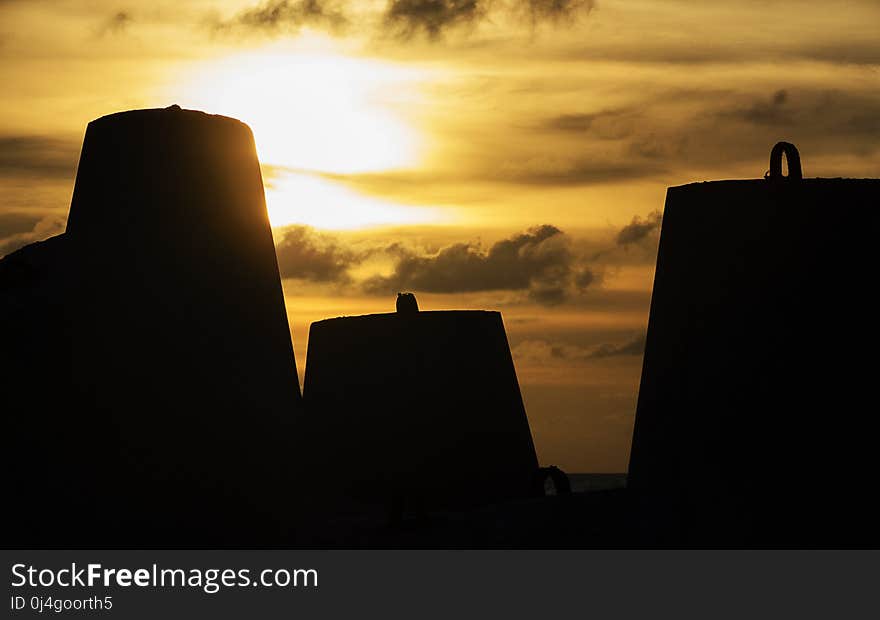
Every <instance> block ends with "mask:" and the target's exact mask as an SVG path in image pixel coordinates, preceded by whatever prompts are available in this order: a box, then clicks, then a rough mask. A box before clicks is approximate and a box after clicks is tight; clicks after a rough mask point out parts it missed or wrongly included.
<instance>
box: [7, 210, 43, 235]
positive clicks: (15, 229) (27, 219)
mask: <svg viewBox="0 0 880 620" xmlns="http://www.w3.org/2000/svg"><path fill="white" fill-rule="evenodd" d="M41 219H42V216H41V215H34V214H31V213H0V239H3V238H5V237H9V236H11V235H18V234H21V233H26V232H30V231H32V230H33V229H34V225H35V224H36V223H37V222H39V221H40V220H41Z"/></svg>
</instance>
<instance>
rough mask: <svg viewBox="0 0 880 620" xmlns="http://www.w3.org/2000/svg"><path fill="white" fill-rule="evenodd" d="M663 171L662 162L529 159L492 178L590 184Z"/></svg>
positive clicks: (503, 169)
mask: <svg viewBox="0 0 880 620" xmlns="http://www.w3.org/2000/svg"><path fill="white" fill-rule="evenodd" d="M665 171H666V166H665V165H664V164H663V163H662V162H653V163H652V162H643V161H623V162H615V161H602V160H600V159H598V158H593V157H589V158H581V157H575V158H571V159H553V158H552V157H547V158H532V159H529V160H526V161H524V162H514V163H508V164H506V165H504V166H502V167H501V169H500V170H497V171H496V172H495V173H494V174H493V175H492V178H494V179H496V180H503V181H507V182H508V183H517V184H524V185H594V184H599V183H613V182H615V181H626V180H630V179H643V178H649V177H655V176H657V175H659V174H662V173H664V172H665Z"/></svg>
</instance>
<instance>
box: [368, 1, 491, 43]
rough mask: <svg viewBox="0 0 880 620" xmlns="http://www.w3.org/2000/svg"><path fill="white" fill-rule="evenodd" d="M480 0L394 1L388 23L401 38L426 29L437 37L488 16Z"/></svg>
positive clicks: (428, 34)
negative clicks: (448, 30) (450, 29)
mask: <svg viewBox="0 0 880 620" xmlns="http://www.w3.org/2000/svg"><path fill="white" fill-rule="evenodd" d="M486 12H487V11H486V7H485V2H480V0H391V1H390V2H389V3H388V8H387V9H386V11H385V18H384V22H385V26H386V28H388V29H390V30H391V31H393V32H394V33H395V34H397V35H398V36H400V37H403V38H409V37H412V36H414V35H416V34H418V33H419V32H424V33H425V34H426V35H427V36H428V38H431V39H436V38H437V37H438V36H440V33H441V32H442V31H444V30H446V29H448V28H451V27H453V26H460V25H462V24H469V23H473V22H475V21H478V20H480V19H482V18H483V17H485V15H486Z"/></svg>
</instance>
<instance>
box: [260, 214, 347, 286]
mask: <svg viewBox="0 0 880 620" xmlns="http://www.w3.org/2000/svg"><path fill="white" fill-rule="evenodd" d="M275 250H276V253H277V255H278V268H279V270H280V271H281V277H282V278H297V279H301V280H309V281H312V282H338V283H345V282H348V281H349V280H350V278H349V275H348V270H349V268H351V267H353V266H354V265H356V264H358V263H359V262H360V261H361V260H362V256H361V255H359V254H358V253H357V252H354V251H353V250H349V249H346V248H343V247H341V246H340V245H339V244H338V243H337V241H336V240H334V239H333V238H332V237H330V236H329V235H320V234H318V233H316V232H315V231H313V230H312V229H311V228H309V227H308V226H289V227H287V228H284V229H283V231H282V232H281V240H280V241H279V242H278V243H276V246H275Z"/></svg>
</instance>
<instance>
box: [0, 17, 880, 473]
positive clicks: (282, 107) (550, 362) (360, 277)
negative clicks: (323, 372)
mask: <svg viewBox="0 0 880 620" xmlns="http://www.w3.org/2000/svg"><path fill="white" fill-rule="evenodd" d="M878 35H880V4H878V3H877V2H875V1H874V0H861V1H852V2H835V1H828V2H808V1H803V2H795V1H791V0H782V1H773V0H762V1H753V0H741V1H740V2H726V3H721V2H681V1H676V0H666V1H660V0H631V1H628V2H623V1H615V0H599V1H598V2H592V1H591V0H505V1H501V0H494V1H491V2H485V1H484V0H363V1H357V0H353V1H350V2H335V1H333V0H263V1H262V2H254V1H253V0H244V1H238V0H235V1H233V0H229V1H207V0H196V1H191V2H183V1H179V0H157V1H155V2H151V3H141V2H130V1H129V2H126V1H124V0H122V1H112V2H106V1H103V0H85V1H79V2H74V1H71V0H53V1H49V0H0V84H3V96H2V98H0V255H3V254H6V253H8V252H10V251H13V250H14V249H16V248H18V247H20V246H21V245H23V244H25V243H28V242H30V241H35V240H39V239H43V238H45V237H48V236H50V235H53V234H57V233H58V232H60V231H62V230H63V226H64V221H65V218H66V213H67V208H68V205H69V201H70V195H71V192H72V189H73V178H74V175H75V169H76V162H77V159H78V154H79V148H80V143H81V140H82V136H83V133H84V131H85V126H86V124H87V123H88V122H89V121H90V120H92V119H94V118H97V117H99V116H102V115H104V114H108V113H112V112H116V111H119V110H124V109H132V108H143V107H166V106H168V105H170V104H172V103H177V104H180V105H181V106H183V107H188V108H196V109H202V110H205V111H207V112H212V113H220V114H227V115H230V116H235V117H237V118H239V119H241V120H243V121H244V122H246V123H248V124H249V125H250V126H251V127H252V129H253V131H254V135H255V138H256V142H257V149H258V152H259V155H260V159H261V162H262V163H263V175H264V182H265V184H266V190H267V204H268V207H269V212H270V217H271V220H272V223H273V226H274V227H275V228H274V234H275V241H276V245H277V247H278V255H279V264H280V266H281V270H282V276H283V277H284V290H285V296H286V300H287V308H288V314H289V317H290V323H291V328H292V333H293V338H294V347H295V350H296V354H297V361H298V363H299V369H300V373H301V377H300V378H302V372H303V369H304V366H305V354H306V347H307V335H308V326H309V324H310V322H312V321H315V320H319V319H323V318H327V317H331V316H338V315H342V314H349V315H350V314H362V313H369V312H377V311H389V310H391V309H392V308H393V305H394V293H395V292H396V291H398V290H413V291H415V292H416V293H417V295H418V297H419V303H420V306H421V307H422V308H423V309H451V308H485V309H497V310H501V311H502V312H503V315H504V320H505V324H506V327H507V330H508V336H509V339H510V343H511V346H512V349H513V354H514V360H515V363H516V366H517V372H518V375H519V379H520V383H521V387H522V390H523V395H524V398H525V401H526V408H527V412H528V415H529V421H530V424H531V426H532V432H533V434H534V436H535V440H536V444H537V448H538V453H539V458H540V459H541V461H542V463H543V464H548V465H549V464H557V465H559V466H561V467H563V468H564V469H567V470H569V471H623V470H625V468H626V463H627V459H628V452H629V441H630V433H631V429H632V422H633V416H634V410H635V401H636V395H637V388H638V380H639V372H640V368H641V346H642V342H643V339H644V329H645V325H646V322H647V312H648V305H649V303H650V287H651V281H652V275H653V264H654V261H655V258H656V243H657V231H658V226H659V212H660V211H661V210H662V206H663V200H664V195H665V189H666V187H668V186H670V185H680V184H684V183H688V182H692V181H699V180H710V179H721V178H757V177H760V176H762V175H763V173H764V171H765V169H766V167H767V157H768V154H769V150H770V147H771V146H772V145H773V144H774V143H775V142H776V141H778V140H781V139H785V140H788V141H791V142H794V143H795V144H796V145H797V146H798V148H799V149H800V152H801V156H802V159H803V163H804V173H805V175H807V176H851V177H859V176H872V177H875V176H878V164H880V152H878V149H877V143H878V137H880V72H878V70H880V36H878Z"/></svg>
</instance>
